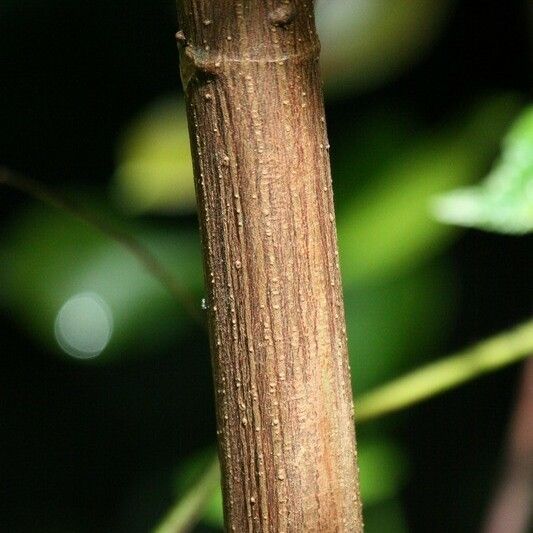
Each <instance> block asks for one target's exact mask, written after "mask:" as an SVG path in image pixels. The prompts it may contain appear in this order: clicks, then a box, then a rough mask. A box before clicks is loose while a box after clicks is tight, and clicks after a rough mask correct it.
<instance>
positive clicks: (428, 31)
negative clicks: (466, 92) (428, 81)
mask: <svg viewBox="0 0 533 533" xmlns="http://www.w3.org/2000/svg"><path fill="white" fill-rule="evenodd" d="M451 4H452V2H451V1H450V0H418V1H417V2H412V1H411V0H322V1H319V2H317V3H316V18H317V26H318V33H319V35H320V40H321V43H322V53H321V57H320V63H321V70H322V73H323V77H324V80H325V87H326V91H327V94H328V95H340V94H346V93H350V92H353V91H360V90H362V89H367V88H369V87H373V86H375V85H378V84H379V83H382V82H383V81H386V80H387V79H389V78H390V77H391V76H393V75H394V74H396V73H397V72H399V71H401V70H402V69H403V68H405V67H406V66H408V65H409V64H411V63H412V62H414V61H416V60H419V59H420V58H421V57H423V55H424V52H425V51H426V50H427V49H428V48H429V46H430V45H431V44H432V43H433V42H434V41H435V39H436V38H437V36H438V35H439V33H440V30H441V29H442V27H443V26H444V22H445V21H446V18H447V15H448V13H449V11H450V5H451Z"/></svg>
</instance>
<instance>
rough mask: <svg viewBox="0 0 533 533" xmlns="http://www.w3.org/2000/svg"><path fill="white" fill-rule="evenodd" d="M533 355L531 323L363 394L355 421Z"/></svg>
mask: <svg viewBox="0 0 533 533" xmlns="http://www.w3.org/2000/svg"><path fill="white" fill-rule="evenodd" d="M531 354H533V320H530V321H528V322H525V323H523V324H521V325H519V326H516V327H515V328H513V329H511V330H508V331H505V332H503V333H500V334H498V335H496V336H494V337H491V338H490V339H487V340H484V341H482V342H480V343H479V344H476V345H474V346H472V347H470V348H467V349H465V350H463V351H461V352H459V353H457V354H454V355H451V356H449V357H446V358H444V359H441V360H439V361H436V362H434V363H430V364H428V365H426V366H424V367H422V368H419V369H417V370H415V371H414V372H411V373H409V374H407V375H405V376H403V377H400V378H398V379H395V380H393V381H392V382H390V383H388V384H386V385H383V386H382V387H378V388H377V389H376V390H375V391H371V392H369V393H367V394H365V395H363V396H362V397H361V398H360V399H359V400H358V402H357V408H356V419H357V420H359V421H363V420H368V419H371V418H376V417H377V416H382V415H385V414H387V413H391V412H393V411H399V410H400V409H404V408H405V407H408V406H411V405H413V404H416V403H418V402H421V401H422V400H425V399H427V398H430V397H431V396H435V395H436V394H439V393H441V392H444V391H446V390H448V389H451V388H453V387H457V386H458V385H461V384H462V383H465V382H466V381H469V380H471V379H474V378H476V377H478V376H481V375H482V374H485V373H487V372H492V371H494V370H497V369H498V368H500V367H502V366H505V365H508V364H511V363H513V362H515V361H518V360H520V359H525V358H526V357H528V356H529V355H531Z"/></svg>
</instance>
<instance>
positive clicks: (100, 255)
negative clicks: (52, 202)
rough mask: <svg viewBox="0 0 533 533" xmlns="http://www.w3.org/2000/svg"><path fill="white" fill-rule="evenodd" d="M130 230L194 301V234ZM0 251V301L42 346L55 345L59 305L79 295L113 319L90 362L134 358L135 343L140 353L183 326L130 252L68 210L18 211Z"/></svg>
mask: <svg viewBox="0 0 533 533" xmlns="http://www.w3.org/2000/svg"><path fill="white" fill-rule="evenodd" d="M136 233H137V234H138V235H139V237H140V238H141V240H143V241H144V242H146V243H147V245H148V246H149V248H151V249H152V250H153V252H154V253H155V254H156V255H157V257H158V258H159V259H160V260H161V261H162V262H163V263H165V264H167V265H169V266H170V267H171V268H172V271H173V272H174V274H175V275H176V277H177V278H178V279H179V280H181V281H182V282H183V284H184V285H185V286H186V287H188V288H190V289H191V290H192V292H193V294H194V293H195V291H196V294H198V305H200V303H199V302H200V296H199V294H200V292H199V291H200V289H199V288H200V287H201V267H200V265H201V260H200V250H199V244H198V239H197V235H196V234H195V233H193V232H187V231H180V232H175V231H172V232H169V231H165V230H161V229H158V230H156V229H152V228H149V227H148V226H143V227H138V228H137V231H136ZM0 250H1V251H0V253H1V255H2V256H3V257H8V258H9V260H8V261H6V262H5V265H3V267H2V269H0V294H1V300H2V305H4V306H6V308H7V309H10V310H11V312H13V313H16V315H17V316H18V318H19V320H20V322H21V323H22V324H23V325H24V327H25V328H26V329H27V330H28V331H29V332H30V333H31V334H32V335H34V336H35V337H36V338H37V339H39V340H40V341H42V342H44V343H46V344H47V345H48V346H51V347H53V346H57V345H56V343H55V341H54V336H53V335H54V321H55V319H56V316H57V313H58V311H59V310H60V308H61V306H62V305H63V304H64V303H65V302H66V301H67V300H68V299H69V298H71V297H72V296H73V295H76V294H81V293H86V292H90V293H95V294H97V295H98V296H99V297H100V298H101V299H102V300H103V301H105V302H106V304H107V305H108V306H109V308H110V310H111V313H112V316H113V323H114V332H113V336H112V338H111V341H110V344H109V346H108V348H107V349H106V350H105V352H104V354H103V355H102V356H101V357H99V358H98V359H97V361H107V360H111V359H114V358H116V357H126V356H128V357H130V356H134V355H139V347H142V350H141V351H142V352H143V353H144V352H145V350H146V347H147V346H150V350H149V352H150V353H157V350H158V347H161V346H165V345H166V343H167V342H168V340H169V339H170V338H172V336H173V335H175V334H179V332H180V331H181V332H183V331H185V330H186V329H187V328H188V324H189V323H188V320H187V317H186V316H185V315H184V314H183V311H182V309H181V308H180V307H179V306H178V305H177V304H176V302H175V301H174V300H173V299H172V298H171V297H170V296H169V294H168V293H167V292H166V290H165V289H164V288H163V287H162V286H161V285H160V283H159V282H158V281H157V280H155V279H154V278H153V277H152V276H151V275H150V274H149V273H147V272H146V271H145V270H144V269H143V268H142V267H141V266H140V265H139V263H138V261H137V260H136V259H135V258H134V257H132V256H131V255H130V254H129V253H128V252H127V251H125V250H124V249H123V248H122V247H121V246H120V245H118V244H117V243H115V242H113V241H112V240H110V239H108V238H107V237H103V236H101V235H100V234H99V233H97V232H96V231H95V230H94V229H93V228H90V227H88V226H86V225H84V224H82V223H80V222H78V221H75V220H73V219H72V218H71V217H70V216H69V215H64V214H62V213H58V212H56V211H53V210H51V209H48V208H47V209H45V208H38V209H32V210H30V211H28V212H25V213H23V214H22V215H21V218H20V219H19V220H18V221H17V224H16V226H15V227H14V229H13V230H12V231H11V232H10V233H9V236H8V239H6V240H5V241H4V242H2V243H1V244H0ZM57 351H58V353H60V352H59V350H57Z"/></svg>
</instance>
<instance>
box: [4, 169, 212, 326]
mask: <svg viewBox="0 0 533 533" xmlns="http://www.w3.org/2000/svg"><path fill="white" fill-rule="evenodd" d="M0 185H5V186H7V187H10V188H12V189H14V190H17V191H19V192H22V193H24V194H26V195H28V196H30V197H32V198H34V199H36V200H40V201H41V202H44V203H46V204H48V205H50V206H52V207H54V208H56V209H59V210H60V211H63V212H65V213H68V214H70V215H71V216H73V217H74V218H76V219H78V220H80V221H82V222H84V223H85V224H88V225H89V226H91V227H93V228H95V229H97V230H98V231H99V232H100V233H102V234H103V235H105V236H106V237H108V238H109V239H111V240H113V241H115V242H116V243H118V244H119V245H121V246H122V247H123V248H125V249H126V250H127V251H128V252H129V253H131V254H132V255H133V256H134V257H135V258H136V259H137V261H139V263H141V265H142V266H143V267H144V268H145V269H146V270H147V271H148V272H149V273H150V274H152V276H154V277H155V278H156V279H157V280H158V281H159V282H160V283H161V285H163V287H165V288H166V289H167V290H168V292H169V293H170V295H171V296H172V297H173V298H174V299H175V300H176V301H177V302H178V303H179V304H180V305H181V306H182V307H183V308H184V309H185V311H186V312H187V313H188V314H189V316H190V317H191V318H192V319H193V320H194V321H195V322H198V323H199V324H202V325H203V323H204V322H203V320H202V317H201V315H200V313H199V310H198V307H197V305H196V304H195V301H196V299H195V298H194V296H193V295H192V294H191V293H190V292H189V291H188V290H187V289H186V288H185V287H183V286H182V285H181V284H180V282H179V281H178V279H177V278H176V277H175V276H174V275H173V274H172V272H170V271H169V270H168V269H167V268H166V267H165V266H164V265H163V264H162V263H161V262H160V261H159V259H158V258H157V257H156V256H155V255H154V254H153V253H152V252H151V251H150V250H149V249H148V248H147V247H146V246H145V245H144V244H142V243H141V242H140V241H139V240H138V239H136V238H135V237H134V236H133V235H130V234H128V233H126V232H124V231H122V230H121V229H119V228H116V227H115V226H114V225H113V224H111V223H110V222H108V221H106V220H104V219H103V218H101V217H100V216H98V215H97V214H96V213H93V212H91V211H89V210H87V209H86V208H85V207H82V206H79V205H76V204H75V203H74V202H72V201H70V200H67V199H65V198H63V197H61V196H60V195H58V194H57V193H55V192H52V191H51V190H50V189H48V188H47V187H46V186H45V185H43V184H42V183H39V182H37V181H35V180H32V179H30V178H27V177H25V176H21V175H19V174H16V173H14V172H12V171H10V170H8V169H6V168H2V167H0Z"/></svg>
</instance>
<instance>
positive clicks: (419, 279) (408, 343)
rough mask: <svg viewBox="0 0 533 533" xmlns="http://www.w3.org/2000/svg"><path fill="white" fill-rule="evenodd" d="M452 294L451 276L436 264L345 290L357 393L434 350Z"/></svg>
mask: <svg viewBox="0 0 533 533" xmlns="http://www.w3.org/2000/svg"><path fill="white" fill-rule="evenodd" d="M454 294H455V285H454V282H453V278H452V277H451V276H450V274H449V273H448V272H447V271H446V270H445V269H443V268H441V267H433V268H426V269H424V270H418V271H415V272H413V273H411V274H410V275H404V276H401V277H398V278H397V279H394V280H390V281H388V282H386V283H381V284H378V285H372V286H360V285H354V286H351V287H348V288H347V289H346V290H345V292H344V300H345V308H346V324H347V331H348V343H349V354H350V364H351V368H352V380H353V385H354V390H355V391H356V394H357V395H359V394H361V393H363V392H365V391H367V390H368V389H370V388H372V387H375V386H377V385H379V384H381V383H384V382H385V381H387V380H388V379H392V378H393V377H395V376H396V375H397V374H398V373H399V372H402V371H405V370H407V369H409V368H411V367H412V365H413V364H415V362H421V361H422V358H423V357H426V356H427V353H428V352H429V353H431V352H432V350H434V349H435V347H436V346H437V345H438V342H439V341H440V340H441V339H442V338H443V337H444V336H445V335H446V333H447V331H448V330H449V326H450V324H451V321H452V320H453V316H454V314H453V301H454ZM429 310H431V312H429Z"/></svg>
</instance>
